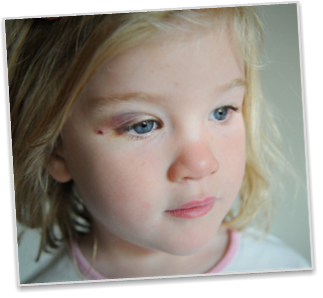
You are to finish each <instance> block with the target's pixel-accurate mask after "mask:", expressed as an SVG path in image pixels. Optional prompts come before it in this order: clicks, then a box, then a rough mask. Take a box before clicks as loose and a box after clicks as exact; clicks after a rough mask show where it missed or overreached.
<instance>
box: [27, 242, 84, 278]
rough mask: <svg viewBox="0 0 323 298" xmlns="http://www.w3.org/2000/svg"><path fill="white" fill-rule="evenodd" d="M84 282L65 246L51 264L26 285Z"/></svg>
mask: <svg viewBox="0 0 323 298" xmlns="http://www.w3.org/2000/svg"><path fill="white" fill-rule="evenodd" d="M82 280H83V279H82V277H81V276H80V275H79V273H78V271H77V270H76V268H75V266H74V263H73V261H72V259H71V257H70V255H69V252H68V249H67V248H66V247H65V246H63V247H62V248H61V249H60V250H59V251H58V252H57V254H56V255H55V256H54V257H53V259H52V260H51V262H50V263H49V264H48V265H47V266H45V267H44V268H43V269H42V270H41V271H40V272H39V273H38V274H37V275H36V276H33V277H32V278H31V279H30V280H29V281H27V282H26V283H27V284H36V283H37V284H38V283H59V282H70V281H82Z"/></svg>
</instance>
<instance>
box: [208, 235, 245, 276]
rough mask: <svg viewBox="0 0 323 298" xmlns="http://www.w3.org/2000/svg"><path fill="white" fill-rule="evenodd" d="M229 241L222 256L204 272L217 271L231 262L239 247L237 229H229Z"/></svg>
mask: <svg viewBox="0 0 323 298" xmlns="http://www.w3.org/2000/svg"><path fill="white" fill-rule="evenodd" d="M229 241H230V242H229V248H228V251H227V252H226V254H225V255H224V257H223V258H222V259H221V260H220V262H218V263H217V264H216V265H215V266H214V267H213V268H212V269H211V270H209V271H208V272H206V273H219V272H221V271H222V270H223V269H224V268H225V267H227V266H228V265H229V264H230V263H231V261H232V260H233V258H234V256H235V255H236V253H237V251H238V247H239V234H238V232H237V231H235V230H229Z"/></svg>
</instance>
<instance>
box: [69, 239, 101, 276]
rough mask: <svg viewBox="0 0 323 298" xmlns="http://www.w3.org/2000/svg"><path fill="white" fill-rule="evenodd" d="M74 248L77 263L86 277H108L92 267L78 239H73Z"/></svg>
mask: <svg viewBox="0 0 323 298" xmlns="http://www.w3.org/2000/svg"><path fill="white" fill-rule="evenodd" d="M72 249H73V252H74V256H75V259H76V264H77V266H78V268H79V269H80V270H81V271H82V273H83V274H84V275H85V276H86V277H88V278H89V279H92V280H100V279H106V277H104V276H103V275H101V274H100V273H99V272H97V271H96V270H95V269H94V268H93V267H91V265H90V264H89V262H88V261H87V260H86V259H85V257H84V256H83V254H82V252H81V250H80V248H79V246H78V245H77V242H76V241H73V243H72Z"/></svg>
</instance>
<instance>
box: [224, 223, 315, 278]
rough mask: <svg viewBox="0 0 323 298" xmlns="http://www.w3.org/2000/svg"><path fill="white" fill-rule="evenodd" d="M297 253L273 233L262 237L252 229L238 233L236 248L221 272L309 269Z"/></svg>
mask: <svg viewBox="0 0 323 298" xmlns="http://www.w3.org/2000/svg"><path fill="white" fill-rule="evenodd" d="M310 268H311V265H310V264H309V263H308V262H307V261H306V260H305V258H303V257H302V256H301V255H300V254H299V253H297V252H296V251H295V250H293V249H292V248H290V247H289V246H288V245H287V244H285V243H284V242H283V241H281V240H280V239H278V238H277V237H275V236H273V235H267V236H265V237H264V238H262V234H261V233H259V232H257V231H256V230H254V229H247V230H245V231H243V232H239V233H238V250H237V252H236V254H235V256H234V258H233V259H232V261H231V262H230V264H229V265H228V266H227V267H226V268H225V269H224V270H223V271H222V272H254V271H262V272H264V271H266V272H267V271H287V270H297V269H310Z"/></svg>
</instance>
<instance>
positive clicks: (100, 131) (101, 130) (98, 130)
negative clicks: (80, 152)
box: [94, 129, 107, 136]
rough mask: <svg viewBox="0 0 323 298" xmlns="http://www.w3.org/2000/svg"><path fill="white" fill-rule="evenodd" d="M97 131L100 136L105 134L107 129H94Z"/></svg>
mask: <svg viewBox="0 0 323 298" xmlns="http://www.w3.org/2000/svg"><path fill="white" fill-rule="evenodd" d="M94 131H95V133H96V134H97V135H100V136H103V135H105V134H106V133H107V132H106V131H105V130H103V129H95V130H94Z"/></svg>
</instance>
